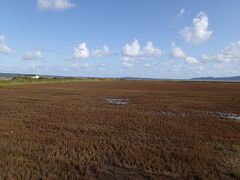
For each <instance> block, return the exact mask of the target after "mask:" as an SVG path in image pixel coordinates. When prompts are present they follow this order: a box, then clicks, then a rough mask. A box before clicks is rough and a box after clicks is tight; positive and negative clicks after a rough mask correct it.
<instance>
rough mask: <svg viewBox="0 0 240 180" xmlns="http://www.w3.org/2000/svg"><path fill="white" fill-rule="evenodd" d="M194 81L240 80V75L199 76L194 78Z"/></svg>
mask: <svg viewBox="0 0 240 180" xmlns="http://www.w3.org/2000/svg"><path fill="white" fill-rule="evenodd" d="M191 80H193V81H240V76H233V77H199V78H192V79H191Z"/></svg>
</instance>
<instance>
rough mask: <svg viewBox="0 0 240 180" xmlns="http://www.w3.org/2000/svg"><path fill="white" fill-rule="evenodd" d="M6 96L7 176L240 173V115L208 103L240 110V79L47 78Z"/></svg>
mask: <svg viewBox="0 0 240 180" xmlns="http://www.w3.org/2000/svg"><path fill="white" fill-rule="evenodd" d="M145 90H146V91H145ZM105 97H112V98H123V99H129V100H130V102H129V104H127V105H123V106H117V105H112V104H110V103H108V102H106V101H105V100H104V98H105ZM0 101H1V103H0V114H1V116H0V139H1V141H0V179H4V178H6V179H11V178H13V179H90V178H91V179H92V178H93V179H114V178H117V179H127V178H129V179H238V178H239V172H240V140H239V139H240V123H239V122H235V121H231V120H226V119H223V118H219V117H217V116H214V115H213V114H208V113H207V112H225V113H236V114H240V108H239V106H240V84H221V83H218V84H214V83H181V82H178V83H175V82H131V81H110V82H81V83H66V84H45V85H44V84H42V85H32V86H29V85H28V86H18V87H4V88H0Z"/></svg>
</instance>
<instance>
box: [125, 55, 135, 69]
mask: <svg viewBox="0 0 240 180" xmlns="http://www.w3.org/2000/svg"><path fill="white" fill-rule="evenodd" d="M134 61H135V59H134V58H131V57H127V56H124V57H123V66H125V67H128V68H131V67H133V62H134Z"/></svg>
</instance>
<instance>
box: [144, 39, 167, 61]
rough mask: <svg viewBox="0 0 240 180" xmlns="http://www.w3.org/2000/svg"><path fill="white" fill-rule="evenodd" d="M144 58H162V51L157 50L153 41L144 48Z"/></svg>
mask: <svg viewBox="0 0 240 180" xmlns="http://www.w3.org/2000/svg"><path fill="white" fill-rule="evenodd" d="M141 54H142V55H143V56H156V57H157V56H161V55H162V51H161V50H160V49H158V48H155V47H154V45H153V43H152V42H151V41H148V42H147V44H146V46H145V47H144V48H143V52H141Z"/></svg>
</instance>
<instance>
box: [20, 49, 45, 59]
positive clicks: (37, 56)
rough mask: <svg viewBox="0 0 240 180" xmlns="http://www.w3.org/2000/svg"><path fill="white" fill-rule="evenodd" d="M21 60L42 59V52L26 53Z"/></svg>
mask: <svg viewBox="0 0 240 180" xmlns="http://www.w3.org/2000/svg"><path fill="white" fill-rule="evenodd" d="M22 58H23V59H25V60H38V59H42V58H43V54H42V51H40V50H36V51H32V52H28V53H26V54H25V55H24V56H23V57H22Z"/></svg>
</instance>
